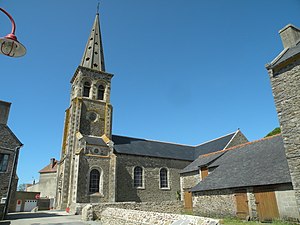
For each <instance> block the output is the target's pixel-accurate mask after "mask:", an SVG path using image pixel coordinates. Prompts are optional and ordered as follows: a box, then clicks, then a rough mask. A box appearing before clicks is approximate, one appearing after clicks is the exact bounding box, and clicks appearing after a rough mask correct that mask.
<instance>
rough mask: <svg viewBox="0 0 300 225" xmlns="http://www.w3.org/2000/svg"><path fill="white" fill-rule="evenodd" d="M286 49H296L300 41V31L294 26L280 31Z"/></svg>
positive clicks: (288, 26) (287, 26) (289, 25)
mask: <svg viewBox="0 0 300 225" xmlns="http://www.w3.org/2000/svg"><path fill="white" fill-rule="evenodd" d="M279 34H280V37H281V41H282V44H283V47H284V48H290V47H295V46H296V44H297V43H298V42H299V41H300V29H299V28H297V27H295V26H294V25H292V24H288V25H286V26H285V27H284V28H282V29H281V30H280V31H279Z"/></svg>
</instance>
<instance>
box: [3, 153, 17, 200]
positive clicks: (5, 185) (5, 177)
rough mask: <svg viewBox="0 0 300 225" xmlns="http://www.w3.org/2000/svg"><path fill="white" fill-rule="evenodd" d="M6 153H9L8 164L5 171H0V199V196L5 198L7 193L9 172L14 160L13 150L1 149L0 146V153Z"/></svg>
mask: <svg viewBox="0 0 300 225" xmlns="http://www.w3.org/2000/svg"><path fill="white" fill-rule="evenodd" d="M1 153H2V154H8V155H9V159H8V165H7V169H6V171H5V172H1V173H0V180H1V183H0V200H1V198H4V197H5V198H6V197H7V193H8V186H9V181H10V174H11V170H12V168H13V161H14V152H12V151H8V150H5V149H1V147H0V154H1Z"/></svg>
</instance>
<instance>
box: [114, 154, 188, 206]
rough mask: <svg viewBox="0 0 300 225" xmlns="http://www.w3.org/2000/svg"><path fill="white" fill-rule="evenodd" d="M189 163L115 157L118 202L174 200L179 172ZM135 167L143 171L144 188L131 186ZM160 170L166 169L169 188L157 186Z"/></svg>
mask: <svg viewBox="0 0 300 225" xmlns="http://www.w3.org/2000/svg"><path fill="white" fill-rule="evenodd" d="M190 163H191V162H189V161H182V160H175V159H164V158H154V157H144V156H134V155H123V154H122V155H121V154H118V155H117V167H116V168H117V171H116V175H117V178H116V180H117V189H116V201H118V202H128V201H135V202H153V201H155V202H161V201H172V200H176V199H177V197H178V195H177V192H180V174H179V172H180V170H182V169H183V168H184V167H186V166H187V165H188V164H190ZM135 166H140V167H142V168H143V169H144V177H143V179H144V187H143V188H135V187H134V186H133V170H134V167H135ZM161 168H167V169H168V174H169V176H168V178H169V188H164V189H161V188H160V186H159V178H160V177H159V172H160V169H161Z"/></svg>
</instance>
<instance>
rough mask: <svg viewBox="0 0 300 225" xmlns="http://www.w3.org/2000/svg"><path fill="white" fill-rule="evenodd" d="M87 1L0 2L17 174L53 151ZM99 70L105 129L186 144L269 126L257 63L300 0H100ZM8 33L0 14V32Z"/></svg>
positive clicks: (84, 31) (273, 50) (90, 6)
mask: <svg viewBox="0 0 300 225" xmlns="http://www.w3.org/2000/svg"><path fill="white" fill-rule="evenodd" d="M96 5H97V1H96V0H90V1H84V0H80V1H79V0H72V1H71V0H66V1H61V0H51V1H50V0H48V1H37V0H26V1H22V0H1V1H0V7H2V8H4V9H6V10H7V11H8V12H9V13H11V14H12V16H13V17H14V19H15V21H16V24H17V30H16V35H17V37H18V39H19V40H20V41H21V42H22V43H23V44H24V45H25V46H26V47H27V55H26V56H25V57H22V58H17V59H14V58H8V57H5V56H1V55H0V68H1V72H0V78H1V81H0V83H1V88H0V99H2V100H5V101H10V102H12V103H13V104H12V107H11V113H10V118H9V126H10V127H11V129H12V130H13V131H14V132H15V134H16V135H17V136H18V137H19V139H20V140H21V141H22V142H23V143H24V147H23V148H22V150H21V154H20V161H19V165H18V174H19V177H20V181H19V183H27V182H31V181H32V178H33V177H34V178H35V179H38V170H40V169H42V168H43V167H44V166H45V165H47V164H48V163H49V159H50V158H51V157H55V158H59V156H60V149H61V141H62V132H63V123H64V111H65V109H66V108H67V107H68V106H69V94H70V83H69V82H70V79H71V77H72V76H73V74H74V72H75V70H76V68H77V66H78V65H79V62H80V60H81V57H82V54H83V51H84V47H85V44H86V41H87V39H88V35H89V33H90V30H91V27H92V23H93V20H94V17H95V12H96ZM100 8H101V9H100V17H101V30H102V39H103V44H104V55H105V62H106V70H107V71H108V72H110V73H113V74H114V75H115V76H114V78H113V81H112V93H111V102H112V104H113V107H114V112H113V133H114V134H119V135H126V136H133V137H140V138H147V139H152V140H161V141H167V142H176V143H183V144H189V145H196V144H199V143H202V142H204V141H207V140H210V139H214V138H217V137H219V136H222V135H225V134H227V133H230V132H233V131H236V130H237V128H240V129H241V131H242V132H243V133H244V134H245V135H246V136H247V137H248V139H249V140H256V139H260V138H262V137H264V136H265V135H266V134H267V133H268V132H269V131H271V130H273V129H274V128H275V127H277V126H278V119H277V114H276V110H275V106H274V101H273V97H272V91H271V86H270V82H269V77H268V74H267V71H266V69H265V67H264V66H265V64H266V63H268V62H270V61H271V60H272V59H273V58H274V57H275V56H277V54H278V53H279V52H280V51H281V50H282V44H281V40H280V37H279V34H278V31H279V30H280V29H281V28H283V27H284V26H285V25H286V24H288V23H292V24H294V25H296V26H300V14H299V12H300V1H299V0H286V1H279V0H278V1H273V0H264V1H262V0H252V1H239V0H226V1H225V0H218V1H217V0H210V1H208V0H206V1H204V0H188V1H187V0H185V1H184V0H172V1H171V0H164V1H162V0H151V1H138V0H126V1H124V0H109V1H108V0H102V1H101V7H100ZM10 30H11V25H10V22H9V20H8V18H6V16H5V15H4V14H0V36H4V35H6V34H7V33H9V32H10Z"/></svg>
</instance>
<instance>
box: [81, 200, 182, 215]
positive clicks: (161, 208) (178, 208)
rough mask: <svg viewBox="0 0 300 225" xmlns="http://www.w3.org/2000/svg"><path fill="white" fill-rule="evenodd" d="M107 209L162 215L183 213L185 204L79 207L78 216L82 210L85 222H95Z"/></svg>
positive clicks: (94, 205) (109, 204) (112, 204)
mask: <svg viewBox="0 0 300 225" xmlns="http://www.w3.org/2000/svg"><path fill="white" fill-rule="evenodd" d="M106 208H119V209H130V210H141V211H151V212H160V213H177V214H180V213H182V212H183V202H181V201H165V202H116V203H98V204H88V205H79V206H77V210H76V211H77V214H80V211H81V210H82V219H83V220H94V219H99V218H100V217H101V213H102V212H103V211H104V210H105V209H106Z"/></svg>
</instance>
